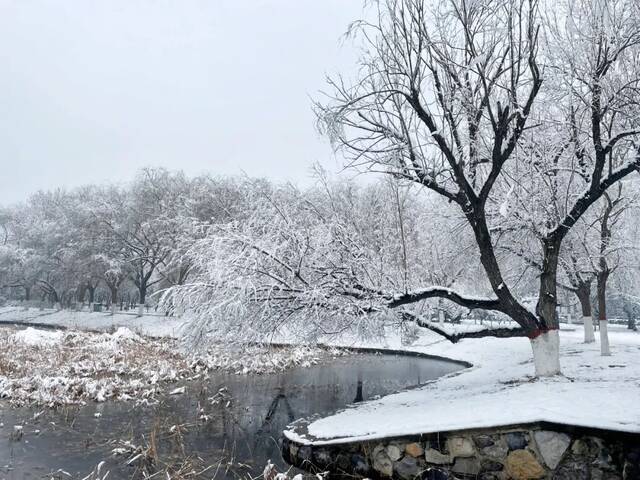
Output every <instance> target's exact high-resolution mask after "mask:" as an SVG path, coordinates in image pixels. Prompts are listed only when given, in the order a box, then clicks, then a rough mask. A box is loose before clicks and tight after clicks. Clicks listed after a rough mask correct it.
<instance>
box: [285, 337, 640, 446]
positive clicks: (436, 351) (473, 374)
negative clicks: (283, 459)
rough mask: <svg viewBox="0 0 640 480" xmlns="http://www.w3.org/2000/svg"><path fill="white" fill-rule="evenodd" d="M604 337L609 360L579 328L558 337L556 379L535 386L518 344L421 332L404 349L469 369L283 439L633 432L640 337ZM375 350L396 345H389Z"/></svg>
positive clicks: (524, 349) (638, 427)
mask: <svg viewBox="0 0 640 480" xmlns="http://www.w3.org/2000/svg"><path fill="white" fill-rule="evenodd" d="M610 337H611V344H612V353H613V355H612V356H610V357H602V356H600V351H599V345H598V344H597V343H594V344H588V345H587V344H584V343H582V338H583V333H582V331H581V330H580V329H579V328H578V329H576V330H572V331H562V332H561V362H562V369H563V376H559V377H553V378H548V379H541V380H535V379H533V378H532V373H533V365H532V355H531V347H530V345H529V341H528V340H527V339H525V338H509V339H496V338H483V339H467V340H463V341H461V342H460V343H457V344H451V343H448V342H446V341H442V340H440V339H439V338H438V337H437V336H436V335H435V334H432V333H431V332H422V333H421V335H420V338H419V339H418V340H417V341H416V342H415V343H414V344H413V345H412V346H411V347H404V348H405V349H407V350H412V351H419V352H423V353H427V354H433V355H442V356H445V357H449V358H453V359H457V360H463V361H466V362H470V363H472V364H473V367H471V368H469V369H466V370H464V371H462V372H461V373H458V374H452V375H449V376H447V377H443V378H441V379H439V380H436V381H434V382H432V383H430V384H428V385H426V386H425V387H422V388H420V389H417V390H411V391H408V392H403V393H398V394H395V395H389V396H387V397H384V398H381V399H379V400H374V401H370V402H366V403H363V404H359V405H356V406H354V407H351V408H348V409H346V410H344V411H341V412H339V413H337V414H335V415H332V416H329V417H325V418H322V419H319V420H316V421H314V422H312V423H310V424H309V425H307V426H306V428H301V429H298V430H296V429H295V428H294V429H292V430H290V431H288V432H286V433H285V434H286V436H287V437H288V438H290V439H292V440H295V441H298V442H303V443H307V442H313V443H316V444H323V443H340V442H345V441H356V440H371V439H377V438H383V437H391V436H406V435H411V434H419V433H429V432H438V431H445V430H456V429H467V428H481V427H491V426H500V425H509V424H518V423H526V422H534V421H548V422H556V423H567V424H572V425H577V426H589V427H598V428H604V429H612V430H620V431H627V432H640V406H638V403H637V399H638V398H640V334H639V333H637V332H631V331H627V330H623V329H621V328H613V329H612V331H611V332H610ZM349 343H350V345H352V346H355V345H354V343H353V342H349ZM379 346H381V347H385V346H386V347H387V348H398V347H399V346H400V345H399V341H396V342H394V341H391V342H388V343H387V344H386V345H379Z"/></svg>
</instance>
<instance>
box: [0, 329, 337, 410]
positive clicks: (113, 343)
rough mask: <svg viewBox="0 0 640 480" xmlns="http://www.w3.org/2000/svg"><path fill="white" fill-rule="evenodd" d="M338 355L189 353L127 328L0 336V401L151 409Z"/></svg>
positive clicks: (214, 348)
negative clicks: (218, 376) (230, 379)
mask: <svg viewBox="0 0 640 480" xmlns="http://www.w3.org/2000/svg"><path fill="white" fill-rule="evenodd" d="M343 353H344V352H343V351H327V350H325V349H320V348H313V347H305V346H292V347H289V348H272V349H265V348H260V347H247V348H245V349H242V350H239V349H233V348H229V346H225V345H220V344H214V345H211V346H210V347H209V348H208V350H207V351H203V352H198V353H188V352H185V351H183V350H181V349H180V348H179V345H178V342H177V341H176V340H175V339H172V338H163V339H157V338H156V339H153V338H148V337H142V336H140V335H138V334H137V333H135V332H133V331H132V330H130V329H128V328H126V327H119V328H117V329H116V330H115V331H114V332H113V333H108V332H103V333H94V332H82V331H79V330H46V329H38V328H33V327H27V328H26V329H16V328H13V327H6V328H2V329H0V399H5V400H6V401H8V402H9V403H10V404H11V405H13V406H23V405H40V406H47V407H56V406H60V405H74V404H84V403H87V402H90V401H94V402H104V401H107V400H121V401H135V402H136V403H138V404H140V403H142V404H149V403H155V401H156V400H157V399H158V398H159V397H160V396H161V395H167V394H169V395H171V394H182V393H184V392H185V384H186V383H188V382H192V381H195V380H200V379H203V378H205V377H206V376H207V374H208V372H211V371H222V372H226V373H234V374H239V375H242V374H263V373H273V372H280V371H283V370H286V369H289V368H293V367H307V366H311V365H315V364H318V363H320V362H321V361H322V359H323V358H328V357H333V356H336V355H342V354H343Z"/></svg>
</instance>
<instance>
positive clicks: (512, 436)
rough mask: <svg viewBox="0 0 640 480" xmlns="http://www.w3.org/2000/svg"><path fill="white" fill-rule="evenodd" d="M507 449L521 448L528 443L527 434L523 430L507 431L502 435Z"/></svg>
mask: <svg viewBox="0 0 640 480" xmlns="http://www.w3.org/2000/svg"><path fill="white" fill-rule="evenodd" d="M504 439H505V441H506V442H507V446H508V447H509V451H512V450H523V449H525V448H526V447H527V445H529V442H528V441H527V434H526V433H524V432H509V433H506V434H505V435H504Z"/></svg>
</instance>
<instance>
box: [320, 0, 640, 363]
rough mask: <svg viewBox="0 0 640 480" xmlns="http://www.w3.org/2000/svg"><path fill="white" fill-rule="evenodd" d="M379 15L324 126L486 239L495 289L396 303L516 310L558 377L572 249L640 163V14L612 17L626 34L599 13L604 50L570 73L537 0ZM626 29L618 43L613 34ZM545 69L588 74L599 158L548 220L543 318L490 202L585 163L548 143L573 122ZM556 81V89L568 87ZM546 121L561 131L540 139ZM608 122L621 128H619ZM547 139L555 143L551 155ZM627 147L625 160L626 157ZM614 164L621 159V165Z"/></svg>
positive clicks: (342, 146) (599, 47) (624, 10)
mask: <svg viewBox="0 0 640 480" xmlns="http://www.w3.org/2000/svg"><path fill="white" fill-rule="evenodd" d="M570 3H571V4H573V3H582V4H587V3H590V2H586V0H585V1H584V2H570ZM375 6H376V7H377V15H376V17H377V18H376V21H375V22H358V23H357V24H355V26H354V29H353V31H352V33H354V34H359V35H360V37H359V38H361V39H362V40H363V41H364V42H365V43H366V49H365V52H366V53H365V54H364V55H363V58H362V65H361V71H362V75H361V77H360V78H359V79H358V80H357V81H356V82H355V83H354V84H347V83H346V82H345V80H343V79H342V78H338V79H335V80H330V85H331V87H333V92H332V93H331V99H330V101H329V102H328V103H327V104H318V105H317V109H318V115H319V117H320V124H321V126H322V129H323V131H324V132H326V133H327V134H328V135H329V136H330V137H331V139H332V141H333V142H334V145H335V146H336V148H337V149H339V150H341V151H342V152H344V153H345V155H347V156H348V157H349V158H350V159H351V163H350V164H351V165H352V166H366V167H367V168H368V169H370V170H378V171H382V172H384V173H389V174H391V175H394V176H395V177H397V178H404V179H406V180H407V181H411V182H415V183H417V184H419V185H421V186H423V187H424V188H426V189H429V190H432V191H434V192H436V193H438V194H439V195H441V196H443V197H445V198H446V199H448V200H449V201H450V202H452V203H454V204H456V205H458V206H459V208H460V210H461V212H462V213H463V215H464V216H465V218H466V220H467V223H468V225H469V227H470V228H471V229H472V231H473V234H474V237H475V240H476V243H477V247H478V250H479V254H480V261H481V263H482V266H483V269H484V272H485V274H486V278H487V280H488V282H489V283H490V286H491V290H492V293H493V296H491V297H483V298H475V297H471V296H469V295H466V294H464V293H462V292H454V291H451V290H450V289H446V288H440V287H438V286H434V287H428V288H423V289H419V290H416V291H414V292H408V293H402V294H398V295H394V296H393V297H392V299H391V301H390V302H389V305H388V306H389V307H391V308H398V307H404V306H407V305H410V304H413V303H416V302H419V301H421V300H423V299H425V298H430V297H441V298H446V299H448V300H450V301H453V302H455V303H458V304H459V305H462V306H464V307H468V308H481V309H488V310H494V311H499V312H502V313H504V314H506V315H508V316H509V317H511V318H512V319H513V320H514V321H515V322H517V323H518V324H519V325H521V326H522V328H523V329H524V331H525V332H526V334H527V335H528V336H529V338H530V339H531V343H532V347H533V351H534V361H535V366H536V374H537V375H553V374H556V373H558V372H559V371H560V364H559V339H558V333H557V330H558V319H557V316H556V305H557V272H558V261H559V254H560V249H561V247H562V242H563V240H564V238H565V237H566V236H567V233H568V232H569V231H570V230H571V228H572V227H573V226H574V225H575V224H576V222H577V221H578V220H579V219H580V217H581V216H582V215H583V214H584V213H585V212H586V211H587V210H588V208H589V207H590V206H591V205H593V204H594V203H595V202H596V201H598V199H600V198H601V197H602V196H603V195H604V193H605V192H606V191H607V189H608V188H610V187H611V186H612V185H613V184H615V183H616V182H618V181H620V180H621V179H622V178H624V177H626V176H627V175H629V174H631V173H632V172H634V171H636V170H638V168H639V167H640V151H638V150H632V151H629V144H630V142H631V141H632V140H633V139H634V138H636V137H637V134H638V125H637V122H638V116H637V115H635V116H634V114H633V112H634V110H633V108H631V109H630V108H625V109H621V108H618V109H616V111H615V116H614V115H613V113H612V112H611V110H610V107H611V106H612V105H614V104H616V102H619V103H620V104H621V103H622V98H623V97H625V98H629V97H633V98H632V99H633V100H634V101H635V97H636V96H637V93H636V92H635V90H634V89H633V88H624V85H635V76H636V75H637V69H635V61H636V57H637V54H638V42H639V41H640V34H639V33H640V29H639V28H638V23H637V20H634V15H633V13H636V10H637V6H634V5H633V4H631V3H629V2H617V5H616V6H615V8H617V9H618V10H619V11H618V12H617V13H616V15H615V17H611V18H613V20H612V21H614V22H619V23H620V24H621V25H615V24H611V25H607V27H606V29H605V28H603V27H602V21H601V18H602V16H600V17H598V16H597V15H596V14H595V13H594V12H591V13H590V15H591V16H590V17H589V21H592V22H593V23H594V25H596V27H597V26H598V25H599V27H597V28H595V29H594V30H593V32H592V33H594V34H593V35H590V36H589V38H586V39H584V43H585V45H586V46H587V47H588V48H589V49H591V50H590V51H593V52H595V55H592V56H591V57H590V58H589V61H587V62H585V63H586V64H587V65H582V66H581V68H580V69H579V70H578V69H576V70H574V71H573V72H566V71H563V69H562V66H561V65H558V64H554V63H553V62H554V59H555V58H554V57H553V56H552V55H547V54H546V52H547V49H548V48H549V47H552V46H553V45H552V43H553V42H551V41H547V39H546V37H544V36H543V35H542V34H541V28H542V24H543V15H542V14H541V12H540V8H539V7H540V5H539V2H537V1H534V0H531V1H515V0H501V1H495V2H471V1H464V0H455V1H454V0H452V1H449V2H427V1H422V0H387V1H384V2H382V1H381V2H376V4H375ZM564 18H567V17H564ZM599 18H600V20H599ZM636 18H637V17H636ZM613 29H616V34H617V36H616V37H615V39H612V37H611V36H610V35H608V33H610V32H611V31H612V30H613ZM598 32H600V33H598ZM556 33H557V34H558V35H560V34H561V33H563V32H560V33H558V32H556ZM564 34H565V37H566V36H568V35H566V32H564ZM541 61H543V62H544V63H545V69H546V71H553V75H559V76H560V77H562V76H563V75H564V76H566V75H569V74H570V73H573V74H577V75H578V77H577V78H578V80H577V81H578V82H580V86H581V91H580V95H581V97H580V98H581V99H583V100H584V102H585V104H586V105H587V106H588V109H589V112H590V115H589V117H588V121H589V122H590V126H591V128H590V131H589V132H588V133H587V138H588V139H589V140H590V142H591V144H592V148H591V151H592V152H593V155H585V157H584V158H583V163H584V166H583V168H584V171H585V175H586V176H587V177H588V182H587V187H586V189H585V190H583V191H582V192H579V193H578V194H572V195H568V196H567V204H566V207H565V210H564V212H562V215H560V217H559V221H552V219H545V221H544V222H543V225H542V227H543V228H539V238H538V240H539V243H540V250H541V260H540V265H541V267H542V269H541V274H540V277H539V296H538V303H537V307H536V311H535V312H531V311H530V310H528V309H527V308H526V307H525V306H524V305H523V304H522V303H521V302H520V301H519V300H518V299H517V298H516V297H515V296H514V294H513V292H512V291H511V288H510V286H509V285H508V284H507V283H506V281H505V277H504V274H503V270H502V268H501V265H500V263H499V260H498V257H497V255H496V250H495V248H494V247H495V244H494V241H495V239H494V235H493V234H492V228H491V226H490V220H491V208H490V207H491V204H492V202H493V203H496V200H495V187H496V185H497V184H498V183H499V182H500V181H501V180H504V174H505V173H506V172H507V171H510V170H513V169H516V168H518V167H519V166H525V167H526V166H527V165H529V166H531V165H533V164H534V163H535V162H536V161H544V162H545V163H546V164H554V163H556V167H555V168H556V169H560V168H563V169H565V168H567V165H565V164H563V163H562V162H565V163H568V162H573V159H574V157H573V155H568V154H566V153H565V150H566V149H563V148H561V146H562V144H563V143H566V142H563V141H562V140H561V139H560V138H546V137H539V136H536V135H545V133H547V132H548V131H549V130H550V129H551V128H550V127H551V125H555V126H557V125H558V123H561V124H564V123H566V122H565V121H564V119H563V118H558V117H557V116H556V117H555V118H554V117H553V116H552V114H553V113H554V109H553V108H551V105H552V104H551V103H549V102H548V100H549V99H550V98H551V97H552V94H553V92H545V91H543V90H542V88H543V73H542V67H541V64H540V62H541ZM621 71H622V72H623V74H622V75H621V74H620V72H621ZM558 72H560V73H558ZM622 77H625V78H622ZM573 78H575V77H573ZM629 81H631V83H629ZM553 83H554V84H553V85H551V86H552V87H553V88H554V89H555V88H557V86H558V85H559V84H561V83H562V82H553ZM567 83H570V82H567ZM612 99H613V100H612ZM545 100H547V102H545ZM554 100H555V99H554ZM625 104H626V105H631V104H632V102H630V101H629V100H627V102H626V103H625ZM533 117H535V121H536V122H537V123H544V124H545V125H546V126H547V128H542V129H541V132H540V133H536V130H537V128H538V125H536V123H532V122H531V121H530V119H531V118H533ZM612 117H613V118H612ZM530 123H531V124H530ZM603 124H610V125H611V128H609V129H608V131H605V130H604V129H603V128H602V127H603ZM527 129H529V131H527ZM545 143H547V144H550V145H551V147H554V148H544V149H543V148H541V146H543V145H544V144H545ZM532 145H534V147H532ZM618 148H621V149H624V151H625V153H622V154H620V155H616V154H615V153H614V152H615V151H617V149H618ZM613 157H616V158H619V160H620V161H619V163H617V164H614V163H612V162H611V161H609V159H611V158H613ZM556 158H557V160H556ZM567 170H568V171H569V172H571V171H572V169H571V168H568V169H567ZM492 199H493V200H492Z"/></svg>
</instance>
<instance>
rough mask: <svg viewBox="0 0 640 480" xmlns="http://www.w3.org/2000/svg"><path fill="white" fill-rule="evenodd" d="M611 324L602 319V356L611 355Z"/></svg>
mask: <svg viewBox="0 0 640 480" xmlns="http://www.w3.org/2000/svg"><path fill="white" fill-rule="evenodd" d="M608 324H609V322H608V321H606V320H600V354H601V355H602V356H605V357H606V356H609V355H611V349H610V348H609V329H608V328H607V325H608Z"/></svg>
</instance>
